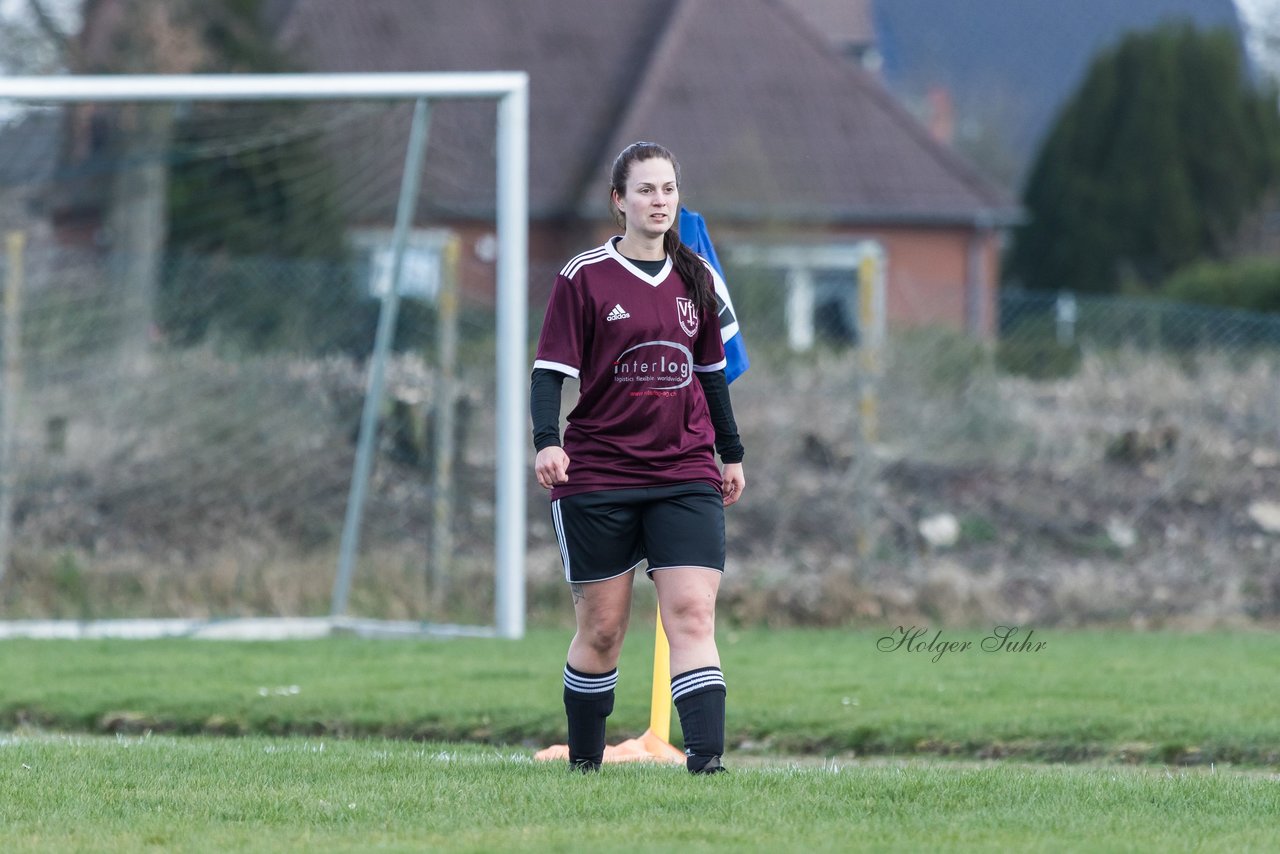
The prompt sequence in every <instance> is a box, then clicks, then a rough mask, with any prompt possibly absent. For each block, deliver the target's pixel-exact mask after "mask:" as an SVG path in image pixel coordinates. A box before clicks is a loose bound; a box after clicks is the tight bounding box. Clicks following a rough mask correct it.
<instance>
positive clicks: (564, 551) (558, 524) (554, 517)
mask: <svg viewBox="0 0 1280 854" xmlns="http://www.w3.org/2000/svg"><path fill="white" fill-rule="evenodd" d="M551 524H552V525H554V526H555V529H556V542H557V543H559V544H560V562H561V563H562V564H564V580H565V581H572V580H573V579H572V578H571V577H570V576H569V544H568V543H567V542H565V537H564V520H563V519H561V518H560V499H559V498H557V499H556V500H555V501H552V502H551Z"/></svg>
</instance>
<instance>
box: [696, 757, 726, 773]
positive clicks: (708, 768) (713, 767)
mask: <svg viewBox="0 0 1280 854" xmlns="http://www.w3.org/2000/svg"><path fill="white" fill-rule="evenodd" d="M691 758H692V757H691ZM728 770H729V769H728V768H726V767H724V766H723V765H721V764H720V757H719V756H712V757H711V758H710V759H708V760H707V761H706V763H705V764H703V765H702V766H701V767H700V768H690V769H689V773H690V774H723V773H725V772H727V771H728Z"/></svg>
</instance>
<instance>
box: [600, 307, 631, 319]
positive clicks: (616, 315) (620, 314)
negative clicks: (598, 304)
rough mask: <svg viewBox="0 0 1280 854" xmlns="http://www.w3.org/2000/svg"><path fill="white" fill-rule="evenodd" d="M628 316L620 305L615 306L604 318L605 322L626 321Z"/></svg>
mask: <svg viewBox="0 0 1280 854" xmlns="http://www.w3.org/2000/svg"><path fill="white" fill-rule="evenodd" d="M630 316H631V315H630V314H628V313H627V310H626V309H625V308H623V307H622V306H621V305H615V306H614V307H613V310H612V311H610V312H609V314H608V316H606V317H605V320H626V319H627V318H628V317H630Z"/></svg>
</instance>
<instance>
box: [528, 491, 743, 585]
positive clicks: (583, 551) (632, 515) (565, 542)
mask: <svg viewBox="0 0 1280 854" xmlns="http://www.w3.org/2000/svg"><path fill="white" fill-rule="evenodd" d="M551 519H552V521H553V522H554V523H555V527H556V539H557V540H559V542H560V558H561V560H563V561H564V577H565V580H566V581H569V582H573V583H580V582H588V581H604V580H606V579H609V578H615V577H616V576H619V575H622V574H624V573H626V572H630V571H631V570H633V569H635V568H636V567H637V566H639V565H640V563H641V562H642V561H646V560H647V561H648V562H649V566H648V570H647V571H648V572H653V571H654V570H656V569H665V568H669V567H673V566H705V567H710V568H711V569H716V570H720V571H721V572H723V571H724V504H723V500H722V499H721V496H720V491H719V490H718V489H716V488H715V487H714V486H712V485H711V484H709V483H697V482H695V483H675V484H670V485H667V486H652V487H639V488H634V489H608V490H603V491H600V492H584V493H580V494H578V495H570V496H568V497H567V498H560V499H557V500H556V501H553V502H551Z"/></svg>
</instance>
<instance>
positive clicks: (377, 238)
mask: <svg viewBox="0 0 1280 854" xmlns="http://www.w3.org/2000/svg"><path fill="white" fill-rule="evenodd" d="M394 237H395V233H394V232H393V231H391V230H390V229H369V230H364V231H357V232H354V233H353V234H352V235H351V244H352V246H353V247H354V248H355V250H356V252H357V255H358V257H359V258H360V259H361V260H362V261H363V263H364V270H365V283H366V288H367V291H368V293H369V295H370V296H373V297H377V298H379V299H382V298H384V297H386V295H387V294H389V293H391V278H392V275H393V274H394V272H395V241H394ZM448 240H449V233H448V232H447V231H443V230H441V229H429V230H427V229H423V230H414V231H412V232H410V233H409V235H408V237H407V239H406V241H405V247H404V260H403V261H402V263H401V269H400V290H399V293H400V296H401V297H409V298H412V299H419V300H422V301H424V302H430V303H433V302H435V300H436V294H438V293H439V292H440V275H441V271H442V269H443V266H444V248H445V245H446V244H447V243H448Z"/></svg>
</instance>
